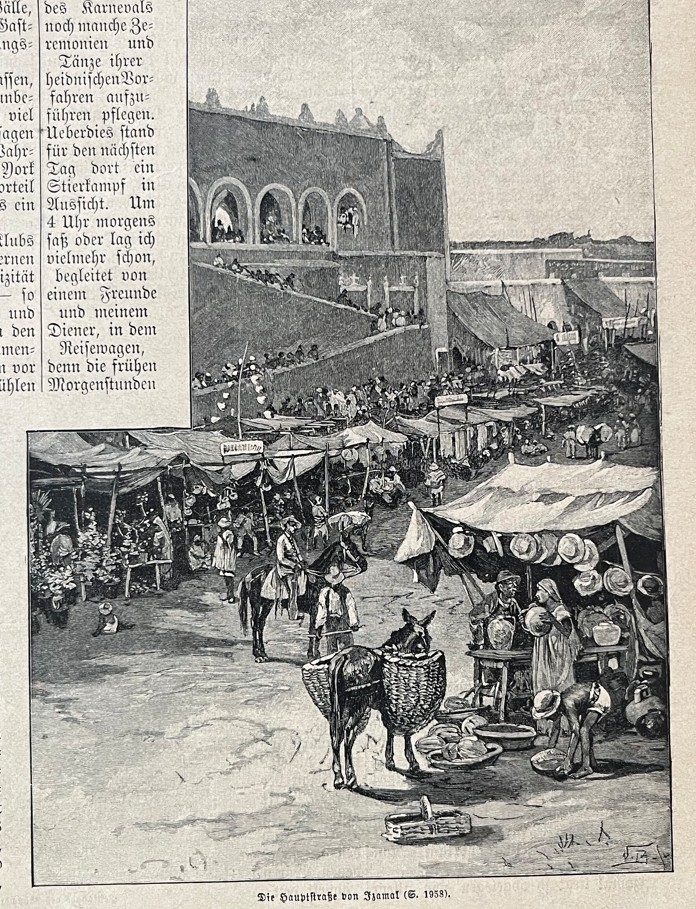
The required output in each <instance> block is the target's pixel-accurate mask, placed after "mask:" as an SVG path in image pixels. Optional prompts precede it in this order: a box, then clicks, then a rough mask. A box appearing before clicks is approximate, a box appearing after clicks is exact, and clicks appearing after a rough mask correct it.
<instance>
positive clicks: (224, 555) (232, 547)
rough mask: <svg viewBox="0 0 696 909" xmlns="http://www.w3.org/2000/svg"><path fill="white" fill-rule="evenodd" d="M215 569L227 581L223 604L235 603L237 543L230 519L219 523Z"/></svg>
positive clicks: (222, 519)
mask: <svg viewBox="0 0 696 909" xmlns="http://www.w3.org/2000/svg"><path fill="white" fill-rule="evenodd" d="M213 568H216V569H217V570H218V571H219V573H220V577H222V578H223V579H224V581H225V590H226V596H224V597H223V598H222V600H223V603H232V602H233V601H234V579H235V575H236V573H237V541H236V537H235V534H234V530H233V529H232V521H230V519H229V518H228V517H224V518H221V519H220V520H219V521H218V535H217V542H216V543H215V554H214V555H213Z"/></svg>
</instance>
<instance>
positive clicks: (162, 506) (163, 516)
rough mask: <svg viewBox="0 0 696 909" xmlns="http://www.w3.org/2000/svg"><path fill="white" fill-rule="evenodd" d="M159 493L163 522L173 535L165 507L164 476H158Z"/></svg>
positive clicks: (168, 531)
mask: <svg viewBox="0 0 696 909" xmlns="http://www.w3.org/2000/svg"><path fill="white" fill-rule="evenodd" d="M157 495H158V496H159V503H160V508H161V509H162V523H163V524H164V526H165V528H166V530H167V533H169V534H170V535H171V531H170V529H169V521H168V520H167V511H166V509H165V507H164V492H163V491H162V477H157Z"/></svg>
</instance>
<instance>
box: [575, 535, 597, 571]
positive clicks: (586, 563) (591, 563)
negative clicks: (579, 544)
mask: <svg viewBox="0 0 696 909" xmlns="http://www.w3.org/2000/svg"><path fill="white" fill-rule="evenodd" d="M598 563H599V550H598V549H597V547H596V546H595V544H594V543H593V542H592V540H585V551H584V552H583V555H582V560H581V561H580V562H576V563H575V568H576V570H577V571H592V569H593V568H596V567H597V565H598Z"/></svg>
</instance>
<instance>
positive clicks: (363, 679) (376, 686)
mask: <svg viewBox="0 0 696 909" xmlns="http://www.w3.org/2000/svg"><path fill="white" fill-rule="evenodd" d="M402 616H403V620H404V622H405V623H406V624H405V625H404V626H403V627H402V628H399V629H398V631H394V632H392V635H391V637H390V638H389V640H388V641H386V642H385V643H384V644H383V645H382V647H381V648H378V649H376V650H371V649H369V648H367V647H358V646H354V647H346V648H345V649H344V650H340V651H339V652H338V653H337V654H335V656H334V657H333V658H332V660H331V663H330V666H329V684H330V690H331V715H330V717H329V728H330V732H331V749H332V751H333V765H332V766H333V772H334V788H335V789H355V788H357V785H358V781H357V779H356V776H355V769H354V768H353V745H354V744H355V740H356V738H357V737H358V735H359V734H360V733H361V732H362V731H363V730H364V729H365V727H366V726H367V722H368V720H369V718H370V711H371V710H377V711H379V713H380V715H381V717H382V722H383V723H384V726H385V728H386V730H387V747H386V749H385V755H384V758H385V764H386V767H387V770H396V764H395V763H394V735H395V733H394V731H393V730H392V729H390V727H389V723H388V721H387V719H386V717H385V714H384V701H383V694H382V684H381V680H382V665H383V653H394V654H396V653H403V654H418V653H428V651H429V650H430V632H429V631H428V626H429V625H430V623H431V622H432V620H433V618H434V617H435V612H434V611H433V612H431V613H430V615H428V616H426V617H425V618H424V619H423V620H422V621H419V620H418V619H416V618H414V616H412V615H411V613H410V612H409V611H408V610H407V609H404V610H403V612H402ZM341 745H343V747H344V752H345V774H344V773H343V771H342V768H341ZM404 751H405V754H406V760H407V761H408V766H409V769H410V770H411V772H412V773H417V772H418V771H419V769H420V768H419V766H418V760H417V758H416V755H415V754H414V752H413V742H412V740H411V736H410V735H405V736H404Z"/></svg>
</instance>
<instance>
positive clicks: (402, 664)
mask: <svg viewBox="0 0 696 909" xmlns="http://www.w3.org/2000/svg"><path fill="white" fill-rule="evenodd" d="M383 659H384V661H383V669H382V692H383V696H384V706H383V718H384V721H385V724H386V726H387V728H388V729H389V730H391V732H394V733H396V734H397V735H409V734H411V733H413V732H417V731H418V730H419V729H422V728H423V727H424V726H427V724H428V723H429V722H430V721H431V720H432V718H433V717H434V716H435V714H436V713H437V711H438V710H439V709H440V707H441V705H442V701H443V700H444V697H445V689H446V687H447V672H446V669H445V655H444V653H442V651H439V650H436V651H434V652H432V653H426V654H423V655H417V656H415V655H414V656H406V655H403V654H398V655H394V654H389V653H385V654H384V655H383Z"/></svg>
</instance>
